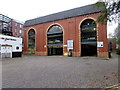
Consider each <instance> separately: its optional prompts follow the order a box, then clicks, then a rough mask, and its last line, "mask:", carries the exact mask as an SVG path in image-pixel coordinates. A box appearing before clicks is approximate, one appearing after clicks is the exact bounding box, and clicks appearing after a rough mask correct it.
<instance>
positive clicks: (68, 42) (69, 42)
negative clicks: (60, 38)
mask: <svg viewBox="0 0 120 90" xmlns="http://www.w3.org/2000/svg"><path fill="white" fill-rule="evenodd" d="M67 46H68V50H70V49H72V50H73V40H67Z"/></svg>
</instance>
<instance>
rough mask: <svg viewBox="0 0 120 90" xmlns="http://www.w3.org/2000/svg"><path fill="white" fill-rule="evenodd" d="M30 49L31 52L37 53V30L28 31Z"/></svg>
mask: <svg viewBox="0 0 120 90" xmlns="http://www.w3.org/2000/svg"><path fill="white" fill-rule="evenodd" d="M28 50H29V53H35V51H34V50H35V30H34V29H30V30H29V32H28Z"/></svg>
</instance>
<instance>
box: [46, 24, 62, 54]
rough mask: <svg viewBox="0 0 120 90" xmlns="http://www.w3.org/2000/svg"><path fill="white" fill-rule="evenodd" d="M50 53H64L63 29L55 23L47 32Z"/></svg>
mask: <svg viewBox="0 0 120 90" xmlns="http://www.w3.org/2000/svg"><path fill="white" fill-rule="evenodd" d="M47 39H48V55H62V54H63V31H62V28H61V27H60V26H59V25H53V26H51V27H50V28H49V30H48V32H47Z"/></svg>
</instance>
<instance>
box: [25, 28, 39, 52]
mask: <svg viewBox="0 0 120 90" xmlns="http://www.w3.org/2000/svg"><path fill="white" fill-rule="evenodd" d="M30 30H34V32H35V47H34V48H35V50H34V51H35V52H36V33H37V32H36V29H35V28H29V29H28V30H27V49H29V46H28V39H29V36H28V33H29V31H30Z"/></svg>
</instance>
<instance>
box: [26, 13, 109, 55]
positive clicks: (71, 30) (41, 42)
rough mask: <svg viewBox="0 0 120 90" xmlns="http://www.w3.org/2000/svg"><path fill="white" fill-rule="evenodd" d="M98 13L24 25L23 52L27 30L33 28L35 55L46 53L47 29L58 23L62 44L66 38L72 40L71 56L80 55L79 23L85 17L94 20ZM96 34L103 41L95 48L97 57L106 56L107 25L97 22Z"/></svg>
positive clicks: (65, 41)
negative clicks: (34, 33) (99, 46)
mask: <svg viewBox="0 0 120 90" xmlns="http://www.w3.org/2000/svg"><path fill="white" fill-rule="evenodd" d="M98 16H99V13H94V14H89V15H84V16H78V17H73V18H68V19H64V20H56V21H53V22H47V23H43V24H39V25H34V26H29V27H25V28H24V29H25V33H24V52H25V53H27V48H28V46H27V45H28V40H27V38H28V36H27V34H28V31H29V30H30V29H34V30H35V31H36V54H37V55H47V47H46V46H47V34H46V33H47V30H48V29H49V27H50V26H51V25H54V24H58V25H60V26H61V27H62V28H63V40H64V45H67V40H74V50H73V56H80V55H81V44H80V42H81V39H80V37H81V32H80V24H81V23H82V21H84V20H85V19H93V20H96V19H97V17H98ZM97 30H98V31H97V36H98V41H103V43H104V47H102V48H97V51H98V56H99V57H108V42H107V26H106V25H102V24H100V23H99V24H97ZM65 52H67V47H64V53H65Z"/></svg>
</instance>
